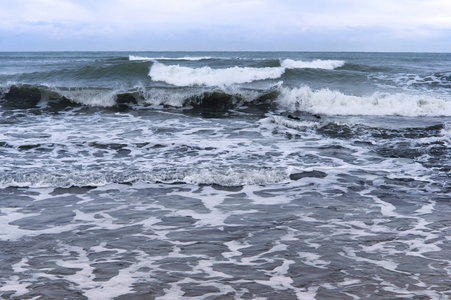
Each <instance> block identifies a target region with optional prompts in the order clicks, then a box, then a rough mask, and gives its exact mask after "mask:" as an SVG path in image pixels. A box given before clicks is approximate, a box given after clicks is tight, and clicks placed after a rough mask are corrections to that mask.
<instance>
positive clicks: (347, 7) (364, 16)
mask: <svg viewBox="0 0 451 300" xmlns="http://www.w3.org/2000/svg"><path fill="white" fill-rule="evenodd" d="M353 28H354V29H358V31H359V32H361V31H362V30H361V29H362V28H369V29H374V28H383V31H384V33H385V32H387V30H388V31H391V32H392V34H393V35H394V36H400V37H404V38H415V36H417V37H418V38H424V37H427V36H428V37H431V36H440V35H442V34H443V32H446V31H450V30H451V1H449V0H396V1H395V0H378V1H362V0H315V1H306V0H304V1H299V0H282V1H280V0H279V1H277V0H190V1H187V0H165V1H161V0H158V1H156V0H149V1H145V0H97V1H90V0H15V1H10V0H0V36H1V35H3V36H5V35H7V34H13V33H21V34H24V35H26V34H29V35H36V34H37V35H39V36H43V37H44V36H45V37H47V38H48V39H64V38H69V37H71V38H74V37H75V38H79V39H86V40H89V39H95V38H102V39H106V38H110V39H116V40H118V39H120V38H124V39H126V38H127V37H129V36H132V35H135V34H141V35H142V34H147V35H149V36H151V35H160V36H161V35H166V36H172V37H174V38H179V39H180V38H183V37H184V36H185V35H186V33H187V32H190V34H191V35H192V32H193V31H194V32H197V33H198V34H199V35H203V36H204V37H211V36H216V37H218V39H217V41H216V42H219V39H220V38H221V37H223V38H224V39H225V40H230V39H233V36H236V38H237V39H238V38H241V39H243V38H248V37H249V38H252V39H253V40H254V41H255V42H258V43H260V42H261V43H262V44H264V42H265V40H267V42H268V43H269V42H270V41H269V40H270V39H274V38H276V37H277V38H278V39H279V38H286V39H287V40H288V39H295V38H298V37H299V36H300V35H302V34H305V32H308V31H310V32H316V33H317V34H324V35H325V36H326V37H325V38H328V37H327V35H328V32H330V31H334V32H348V31H349V30H350V29H353ZM370 31H371V30H370ZM370 31H369V32H370ZM355 38H356V39H358V38H359V37H358V36H356V37H355ZM258 43H257V44H258ZM0 50H1V45H0Z"/></svg>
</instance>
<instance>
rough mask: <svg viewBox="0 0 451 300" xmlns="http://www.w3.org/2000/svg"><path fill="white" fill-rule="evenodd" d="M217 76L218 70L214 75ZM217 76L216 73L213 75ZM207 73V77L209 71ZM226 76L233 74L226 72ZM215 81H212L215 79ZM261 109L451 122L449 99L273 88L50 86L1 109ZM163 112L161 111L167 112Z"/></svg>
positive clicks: (15, 95)
mask: <svg viewBox="0 0 451 300" xmlns="http://www.w3.org/2000/svg"><path fill="white" fill-rule="evenodd" d="M215 71H218V70H215ZM215 71H212V72H213V73H214V72H215ZM205 72H207V73H208V72H209V71H208V70H205ZM225 72H233V70H227V69H225ZM212 80H213V79H212ZM250 104H255V105H260V106H261V105H262V104H265V106H263V107H262V109H265V110H269V109H272V108H274V107H278V108H279V109H283V110H285V111H288V112H307V113H310V114H324V115H372V116H406V117H416V116H451V99H449V98H446V97H444V98H439V97H433V96H429V95H421V94H407V93H379V92H378V93H374V94H371V95H368V96H355V95H348V94H344V93H342V92H339V91H333V90H329V89H318V90H314V89H312V88H310V87H307V86H306V87H300V88H289V87H283V86H281V85H273V86H269V87H268V89H265V90H257V89H244V88H234V87H226V86H222V87H177V88H175V87H160V88H143V87H138V88H133V89H131V90H128V89H125V90H112V89H88V88H86V89H81V88H79V89H59V88H50V87H46V86H30V85H11V86H0V105H1V108H2V109H30V108H50V109H52V110H64V109H67V108H73V107H79V106H88V107H99V108H115V109H130V108H134V107H145V106H149V105H151V106H158V105H163V106H164V107H168V106H169V107H174V108H179V107H192V108H194V109H207V110H209V111H211V112H215V111H217V112H226V111H228V110H229V109H233V108H239V107H240V106H242V105H250ZM164 107H162V108H164Z"/></svg>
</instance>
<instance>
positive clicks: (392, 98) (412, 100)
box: [277, 87, 451, 117]
mask: <svg viewBox="0 0 451 300" xmlns="http://www.w3.org/2000/svg"><path fill="white" fill-rule="evenodd" d="M277 102H278V104H279V105H280V106H281V107H283V108H285V109H286V110H288V111H306V112H310V113H315V114H326V115H374V116H408V117H415V116H451V99H447V100H445V99H440V98H434V97H431V96H420V95H409V94H402V93H395V94H388V93H374V94H372V95H370V96H367V97H360V96H351V95H346V94H343V93H341V92H338V91H331V90H329V89H321V90H312V89H311V88H309V87H301V88H295V89H291V88H281V90H280V94H279V97H278V98H277Z"/></svg>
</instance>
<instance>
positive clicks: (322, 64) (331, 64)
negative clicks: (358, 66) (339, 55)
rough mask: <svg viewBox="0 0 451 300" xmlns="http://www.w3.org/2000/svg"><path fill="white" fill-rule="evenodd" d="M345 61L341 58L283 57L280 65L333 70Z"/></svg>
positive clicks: (288, 67)
mask: <svg viewBox="0 0 451 300" xmlns="http://www.w3.org/2000/svg"><path fill="white" fill-rule="evenodd" d="M344 64H345V61H343V60H329V59H328V60H321V59H316V60H314V61H302V60H292V59H284V60H283V61H282V62H281V66H282V67H284V68H287V69H324V70H333V69H336V68H339V67H342V66H344Z"/></svg>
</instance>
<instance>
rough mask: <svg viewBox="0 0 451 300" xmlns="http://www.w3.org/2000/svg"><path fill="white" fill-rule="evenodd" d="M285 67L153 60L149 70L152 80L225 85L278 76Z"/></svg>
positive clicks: (188, 84)
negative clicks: (215, 66)
mask: <svg viewBox="0 0 451 300" xmlns="http://www.w3.org/2000/svg"><path fill="white" fill-rule="evenodd" d="M284 72H285V68H282V67H278V68H271V67H267V68H251V67H244V68H243V67H236V66H235V67H232V68H226V69H212V68H210V67H202V68H189V67H182V66H179V65H176V66H167V65H164V64H162V63H158V62H155V63H154V64H153V65H152V67H151V69H150V72H149V76H150V78H152V80H153V81H161V82H165V83H169V84H172V85H175V86H196V85H198V86H201V85H203V86H226V85H232V84H239V83H250V82H253V81H256V80H265V79H276V78H280V77H281V76H282V74H283V73H284Z"/></svg>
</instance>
